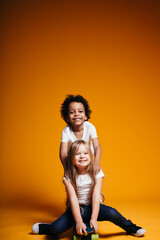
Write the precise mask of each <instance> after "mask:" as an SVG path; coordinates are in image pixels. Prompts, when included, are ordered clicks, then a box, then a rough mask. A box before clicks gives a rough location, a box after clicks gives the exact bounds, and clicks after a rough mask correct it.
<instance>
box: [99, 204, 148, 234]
mask: <svg viewBox="0 0 160 240" xmlns="http://www.w3.org/2000/svg"><path fill="white" fill-rule="evenodd" d="M98 221H110V222H112V223H114V224H116V225H117V226H119V227H121V228H122V229H124V230H125V231H126V232H127V233H128V234H133V235H135V236H141V235H143V234H144V233H145V230H144V229H143V228H141V227H138V226H136V225H135V224H133V223H132V222H131V220H127V219H126V218H125V217H123V216H122V215H121V214H120V213H119V212H118V211H117V210H116V209H114V208H112V207H108V206H106V205H103V204H100V210H99V215H98Z"/></svg>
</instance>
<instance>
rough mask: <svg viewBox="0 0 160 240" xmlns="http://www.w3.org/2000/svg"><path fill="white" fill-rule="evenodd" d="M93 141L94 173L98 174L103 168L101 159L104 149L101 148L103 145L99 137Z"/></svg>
mask: <svg viewBox="0 0 160 240" xmlns="http://www.w3.org/2000/svg"><path fill="white" fill-rule="evenodd" d="M92 143H93V148H94V156H95V158H94V165H93V169H94V173H95V174H97V173H99V171H100V169H101V167H100V159H101V153H102V150H101V145H100V142H99V140H98V138H93V139H92Z"/></svg>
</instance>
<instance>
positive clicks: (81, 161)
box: [78, 160, 87, 163]
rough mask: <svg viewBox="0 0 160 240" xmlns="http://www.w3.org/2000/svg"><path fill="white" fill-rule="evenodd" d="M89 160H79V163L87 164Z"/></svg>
mask: <svg viewBox="0 0 160 240" xmlns="http://www.w3.org/2000/svg"><path fill="white" fill-rule="evenodd" d="M86 161H87V160H79V161H78V162H80V163H83V162H86Z"/></svg>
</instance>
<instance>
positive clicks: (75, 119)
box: [73, 118, 81, 121]
mask: <svg viewBox="0 0 160 240" xmlns="http://www.w3.org/2000/svg"><path fill="white" fill-rule="evenodd" d="M73 120H74V121H77V120H78V121H79V120H81V118H74V119H73Z"/></svg>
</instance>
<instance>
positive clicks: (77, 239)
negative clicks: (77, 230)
mask: <svg viewBox="0 0 160 240" xmlns="http://www.w3.org/2000/svg"><path fill="white" fill-rule="evenodd" d="M85 225H86V232H87V233H85V234H83V235H79V234H74V235H73V240H99V235H98V234H96V233H94V228H90V226H89V223H88V222H85Z"/></svg>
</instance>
